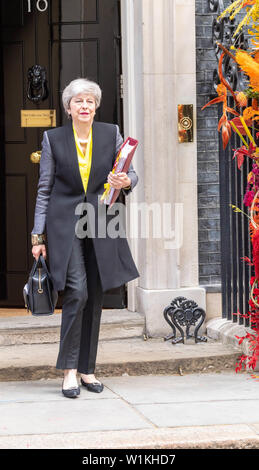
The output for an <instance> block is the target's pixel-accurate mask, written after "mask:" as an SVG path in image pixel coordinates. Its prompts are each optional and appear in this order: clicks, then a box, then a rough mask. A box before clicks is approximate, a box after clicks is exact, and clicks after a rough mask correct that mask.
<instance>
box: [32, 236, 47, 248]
mask: <svg viewBox="0 0 259 470" xmlns="http://www.w3.org/2000/svg"><path fill="white" fill-rule="evenodd" d="M45 241H46V238H45V235H44V233H40V234H36V233H33V234H32V235H31V244H32V245H33V246H34V245H44V244H45Z"/></svg>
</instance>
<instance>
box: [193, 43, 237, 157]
mask: <svg viewBox="0 0 259 470" xmlns="http://www.w3.org/2000/svg"><path fill="white" fill-rule="evenodd" d="M224 56H225V52H224V51H223V52H222V54H221V56H220V59H219V65H218V74H219V78H220V84H219V85H218V86H217V93H218V96H217V98H214V99H213V100H211V101H209V102H208V103H207V104H205V106H203V108H202V110H203V109H205V108H207V107H208V106H211V105H212V104H217V103H222V104H223V112H222V116H221V118H220V120H219V123H218V131H219V132H220V130H221V135H222V142H223V148H224V150H225V148H226V146H227V144H228V142H229V139H230V137H231V125H230V122H229V120H228V116H227V113H231V114H234V115H235V116H239V114H238V113H237V111H235V110H234V109H233V108H230V107H229V106H228V104H227V98H228V96H227V90H229V91H230V93H231V94H232V96H233V98H234V100H235V102H236V104H237V106H239V102H238V99H237V97H236V95H235V93H234V92H233V90H232V88H231V87H230V85H229V84H228V82H227V81H226V80H225V78H224V77H223V73H222V62H223V59H224Z"/></svg>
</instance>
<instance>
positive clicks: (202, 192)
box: [196, 0, 228, 286]
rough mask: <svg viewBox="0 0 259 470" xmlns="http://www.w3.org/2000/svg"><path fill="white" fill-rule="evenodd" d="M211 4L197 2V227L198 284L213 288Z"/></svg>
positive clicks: (216, 266)
mask: <svg viewBox="0 0 259 470" xmlns="http://www.w3.org/2000/svg"><path fill="white" fill-rule="evenodd" d="M225 3H226V4H227V3H228V2H225ZM208 4H209V2H208V0H196V77H197V150H198V227H199V282H200V284H202V285H211V286H212V285H215V284H220V283H221V276H220V209H219V153H218V131H217V125H218V107H217V106H216V105H215V106H211V107H209V108H207V109H205V110H204V111H201V108H202V106H203V105H204V104H206V103H207V102H208V101H209V100H210V99H211V97H212V94H213V95H214V94H215V92H214V89H213V85H212V75H213V70H214V68H215V67H217V60H216V57H215V53H214V49H213V45H212V20H213V17H214V14H213V13H211V12H210V10H209V6H208Z"/></svg>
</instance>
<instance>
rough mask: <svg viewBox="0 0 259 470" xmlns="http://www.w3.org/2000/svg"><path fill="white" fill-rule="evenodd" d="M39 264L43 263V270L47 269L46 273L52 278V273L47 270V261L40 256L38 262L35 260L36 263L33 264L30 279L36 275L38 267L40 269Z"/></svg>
mask: <svg viewBox="0 0 259 470" xmlns="http://www.w3.org/2000/svg"><path fill="white" fill-rule="evenodd" d="M39 262H41V265H42V266H43V268H44V269H45V271H46V273H47V274H48V276H49V277H51V276H50V273H49V270H48V268H47V264H46V261H45V259H44V257H43V256H42V255H40V256H39V257H38V259H37V260H36V259H35V260H34V263H33V266H32V269H31V272H30V276H29V277H32V276H33V275H34V273H35V271H36V269H37V267H38V264H39Z"/></svg>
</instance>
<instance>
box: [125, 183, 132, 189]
mask: <svg viewBox="0 0 259 470" xmlns="http://www.w3.org/2000/svg"><path fill="white" fill-rule="evenodd" d="M130 188H131V184H129V186H126V187H125V188H123V189H130Z"/></svg>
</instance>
